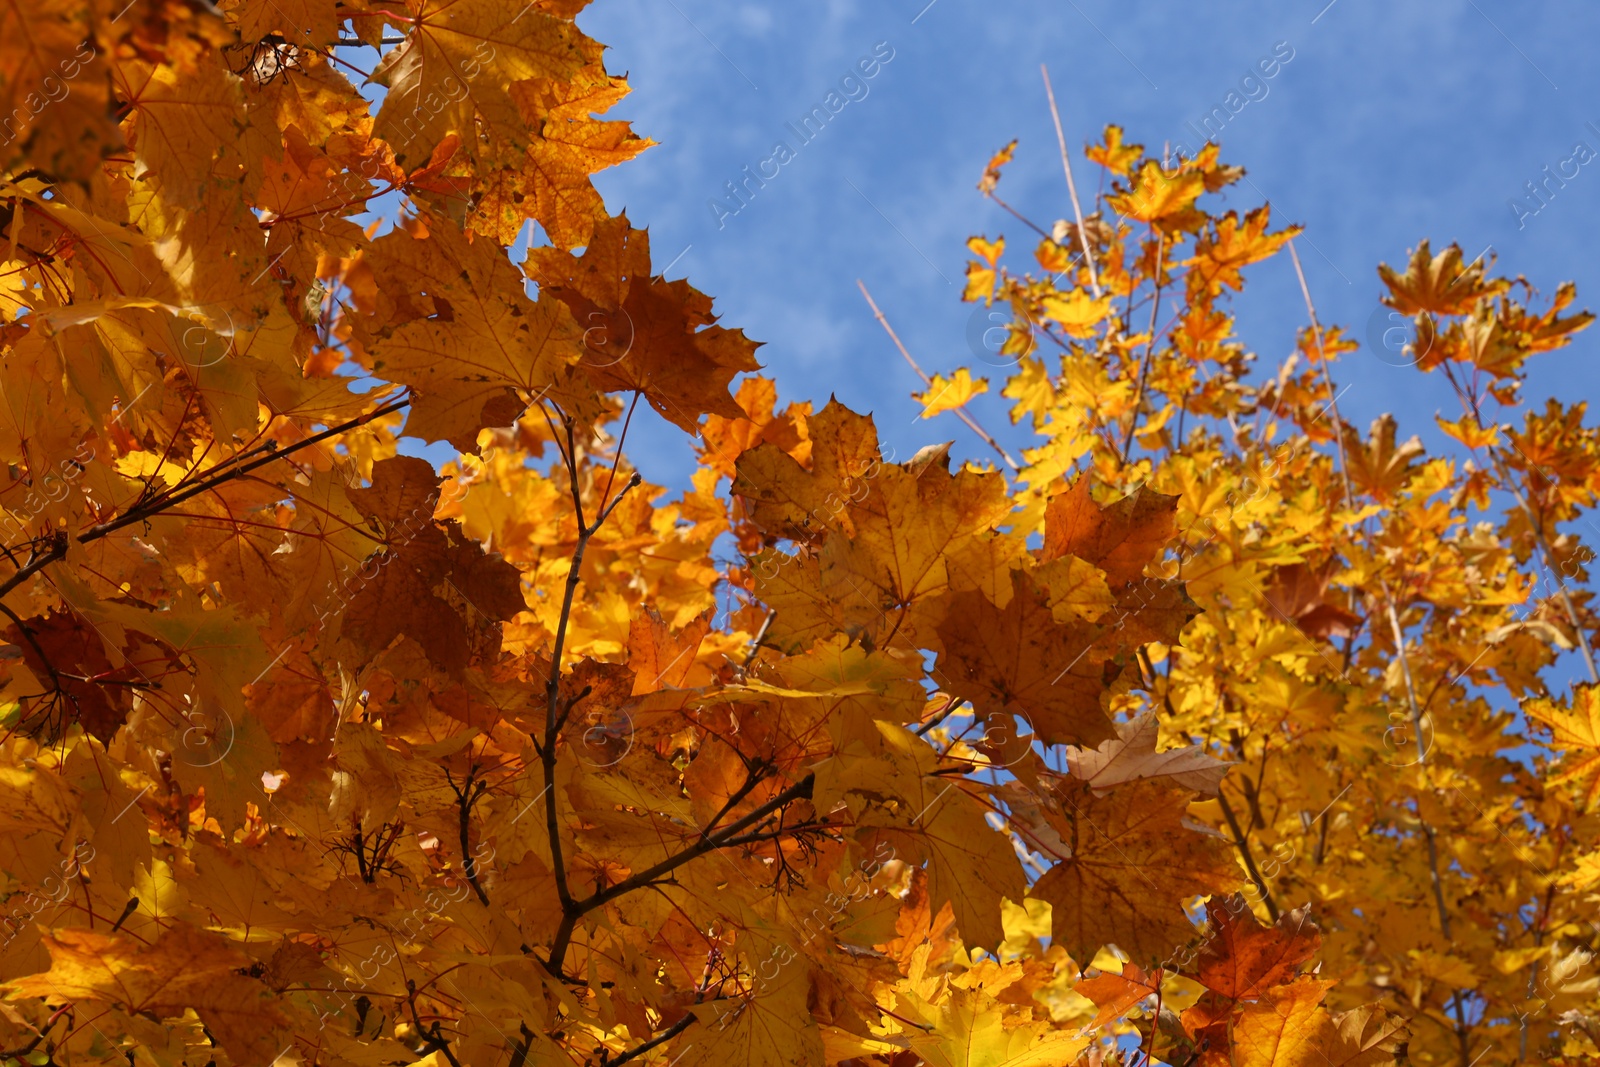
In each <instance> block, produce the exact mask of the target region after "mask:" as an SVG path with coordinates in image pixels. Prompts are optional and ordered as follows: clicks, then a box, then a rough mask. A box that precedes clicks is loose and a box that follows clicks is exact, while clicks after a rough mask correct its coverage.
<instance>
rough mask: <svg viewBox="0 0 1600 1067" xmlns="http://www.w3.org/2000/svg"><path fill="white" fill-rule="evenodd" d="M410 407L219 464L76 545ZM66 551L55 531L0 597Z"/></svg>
mask: <svg viewBox="0 0 1600 1067" xmlns="http://www.w3.org/2000/svg"><path fill="white" fill-rule="evenodd" d="M410 404H411V399H410V397H402V398H401V399H399V400H394V401H391V402H390V403H387V404H385V405H383V406H382V407H379V408H374V409H372V410H371V411H369V412H367V413H366V414H364V415H358V416H357V417H356V418H353V419H350V420H349V421H347V422H342V423H340V424H339V425H337V426H333V427H330V428H328V429H326V430H323V431H322V432H321V433H317V434H312V435H311V436H310V437H307V438H306V439H305V440H304V441H298V442H296V443H295V444H292V445H290V446H289V447H287V448H280V449H278V450H276V451H273V452H270V453H268V454H267V455H264V456H260V457H258V458H256V459H254V460H251V461H250V462H248V463H241V464H238V465H237V466H230V465H229V464H227V463H225V464H222V465H221V467H220V468H214V469H213V473H211V474H208V475H207V476H206V477H204V478H202V479H200V481H198V482H196V483H195V484H194V485H191V486H190V487H189V488H187V489H185V490H182V491H181V492H173V493H164V494H160V495H157V496H155V497H152V498H151V499H149V500H148V501H145V502H144V503H142V504H139V505H138V506H136V507H133V508H130V509H129V510H128V511H127V512H126V513H124V514H123V515H121V516H119V517H117V518H115V519H111V520H109V521H107V522H102V523H100V524H99V525H97V526H91V527H89V528H88V529H87V530H85V531H83V532H82V533H81V534H79V535H78V537H77V542H78V544H80V545H87V544H90V543H92V542H94V541H98V540H100V538H102V537H106V536H108V535H109V534H113V533H116V532H117V531H118V530H120V529H122V528H123V527H125V526H132V525H133V524H135V523H140V522H145V521H146V520H148V519H151V518H154V517H155V516H157V515H159V514H160V513H161V512H163V511H165V510H166V509H167V508H171V507H176V506H177V505H179V504H181V503H183V502H184V501H186V500H190V499H193V498H194V497H197V496H199V495H200V494H201V493H207V492H210V491H211V490H213V489H215V488H217V487H218V486H220V485H223V484H224V483H226V482H230V481H232V480H233V479H235V478H240V477H243V476H244V475H246V474H249V473H250V472H251V471H253V470H257V469H259V468H261V467H265V466H266V465H267V464H269V463H274V462H276V461H278V460H280V459H283V458H285V457H287V456H291V455H293V454H294V453H296V452H298V451H300V450H301V449H303V448H310V447H311V446H312V445H315V444H320V443H322V442H323V441H326V440H327V439H328V438H330V437H337V436H338V435H339V434H342V433H348V432H349V431H351V430H353V429H355V428H356V427H358V426H363V425H365V424H366V423H369V422H371V421H372V420H373V419H376V418H380V417H382V416H384V415H388V414H390V413H391V412H395V411H399V410H401V409H402V408H405V407H408V406H410ZM230 462H231V461H230ZM223 468H226V469H223ZM217 470H222V473H220V474H218V473H216V471H217ZM67 548H68V539H67V536H66V534H64V533H61V532H59V531H58V532H57V534H56V535H55V537H54V538H53V539H52V541H51V544H50V548H49V549H48V550H47V551H46V552H44V553H43V554H40V555H37V556H34V557H32V558H30V559H29V560H28V562H27V563H26V564H24V565H23V566H22V567H21V568H20V569H18V570H17V571H16V572H15V573H13V574H12V575H11V576H10V577H9V578H7V579H5V581H3V582H0V597H4V596H5V595H7V594H8V593H10V592H11V591H12V590H13V589H15V588H16V587H17V586H19V585H21V584H22V583H23V582H25V581H27V580H28V579H29V578H31V577H33V576H34V575H35V574H37V573H39V572H40V571H42V570H44V569H45V568H46V567H48V566H49V565H50V564H52V563H54V562H56V561H57V560H59V559H63V558H65V557H66V554H67Z"/></svg>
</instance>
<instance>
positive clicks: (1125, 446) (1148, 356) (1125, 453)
mask: <svg viewBox="0 0 1600 1067" xmlns="http://www.w3.org/2000/svg"><path fill="white" fill-rule="evenodd" d="M1166 252H1167V239H1166V234H1164V233H1162V232H1161V231H1160V230H1157V231H1156V275H1155V283H1156V296H1155V301H1154V302H1153V303H1152V304H1151V305H1150V339H1149V340H1148V341H1146V342H1145V346H1144V359H1142V360H1140V361H1139V385H1138V388H1137V389H1135V390H1134V394H1133V413H1132V415H1131V416H1130V417H1129V419H1128V432H1127V433H1126V434H1124V435H1123V438H1122V462H1124V463H1126V462H1128V459H1129V457H1130V456H1131V455H1132V450H1133V435H1134V432H1135V431H1136V430H1138V428H1139V407H1140V405H1142V404H1143V403H1144V387H1145V382H1146V381H1147V380H1148V379H1149V377H1150V364H1151V363H1153V362H1154V361H1155V347H1156V316H1157V315H1158V314H1160V312H1161V267H1162V260H1163V259H1165V258H1166Z"/></svg>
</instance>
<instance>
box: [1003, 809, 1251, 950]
mask: <svg viewBox="0 0 1600 1067" xmlns="http://www.w3.org/2000/svg"><path fill="white" fill-rule="evenodd" d="M1056 792H1057V803H1058V804H1059V809H1058V811H1056V812H1055V813H1053V814H1052V815H1051V816H1050V822H1051V824H1052V825H1053V827H1054V828H1055V830H1056V832H1057V833H1058V834H1059V835H1060V837H1061V839H1062V841H1063V842H1064V843H1065V844H1066V845H1067V847H1068V849H1069V852H1068V854H1067V855H1065V856H1063V857H1061V858H1060V860H1059V861H1058V862H1057V863H1055V864H1054V865H1053V866H1052V867H1051V868H1050V869H1049V870H1048V871H1046V872H1045V874H1044V875H1043V876H1041V877H1040V878H1039V880H1038V881H1037V882H1035V883H1034V885H1033V893H1034V895H1036V896H1039V897H1042V898H1043V899H1045V900H1046V901H1048V902H1049V903H1050V910H1051V925H1052V931H1053V935H1054V937H1055V938H1056V940H1058V941H1060V942H1061V944H1062V945H1063V947H1065V948H1066V949H1067V951H1069V952H1071V953H1072V954H1073V955H1074V956H1078V957H1080V958H1084V959H1087V958H1090V957H1091V956H1092V955H1093V953H1094V952H1095V950H1096V949H1098V948H1100V947H1101V946H1102V945H1106V944H1112V945H1116V946H1117V947H1118V948H1120V949H1122V950H1123V951H1124V952H1127V953H1129V954H1130V956H1132V957H1133V959H1134V961H1135V962H1138V961H1140V960H1143V961H1145V963H1146V964H1148V963H1152V962H1157V961H1159V960H1161V959H1162V958H1163V957H1164V956H1165V955H1166V954H1167V953H1168V952H1169V951H1171V950H1172V949H1173V948H1174V947H1175V946H1176V945H1178V944H1179V943H1181V942H1182V941H1184V940H1186V939H1187V937H1188V936H1189V934H1190V933H1192V931H1193V927H1192V926H1191V925H1190V924H1189V920H1188V919H1187V918H1186V917H1185V916H1184V912H1183V901H1184V900H1186V899H1188V898H1189V897H1192V896H1196V895H1199V894H1205V893H1221V892H1226V891H1228V890H1229V889H1231V888H1232V887H1233V886H1235V885H1237V884H1238V881H1239V876H1238V874H1237V873H1236V870H1235V868H1234V866H1233V864H1232V862H1231V860H1230V859H1229V857H1228V855H1227V854H1226V853H1225V852H1223V851H1221V850H1220V849H1219V848H1218V847H1217V845H1216V843H1215V842H1214V841H1213V840H1211V839H1208V838H1206V837H1204V836H1202V835H1200V834H1197V833H1194V832H1193V831H1191V830H1189V829H1187V828H1185V827H1184V826H1183V801H1182V797H1183V794H1182V793H1180V792H1178V791H1176V790H1173V789H1171V788H1170V787H1166V786H1163V785H1161V784H1159V783H1154V782H1136V783H1130V784H1127V785H1123V786H1122V787H1120V788H1119V789H1116V790H1114V791H1113V792H1111V793H1110V794H1109V795H1108V796H1105V797H1097V796H1096V795H1095V794H1094V793H1093V792H1092V791H1091V790H1090V789H1089V787H1088V786H1087V785H1081V786H1063V787H1058V789H1057V791H1056ZM1143 965H1144V964H1141V966H1143Z"/></svg>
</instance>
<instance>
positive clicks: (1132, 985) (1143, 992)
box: [1072, 963, 1162, 1029]
mask: <svg viewBox="0 0 1600 1067" xmlns="http://www.w3.org/2000/svg"><path fill="white" fill-rule="evenodd" d="M1161 973H1162V972H1161V969H1160V968H1159V967H1158V968H1157V969H1156V970H1154V971H1152V972H1150V973H1149V974H1146V973H1145V972H1144V971H1142V970H1141V969H1140V968H1139V965H1138V964H1136V963H1125V964H1123V965H1122V973H1121V974H1112V973H1110V972H1109V971H1108V972H1103V973H1101V974H1097V975H1095V976H1094V977H1093V978H1085V979H1083V980H1082V981H1080V982H1078V983H1077V984H1076V985H1074V986H1073V987H1072V991H1073V992H1074V993H1077V994H1079V995H1081V996H1085V997H1088V998H1089V999H1090V1000H1092V1001H1094V1006H1095V1008H1096V1011H1095V1016H1094V1019H1093V1021H1092V1022H1090V1023H1089V1028H1090V1029H1099V1028H1100V1027H1102V1026H1104V1025H1105V1024H1106V1023H1108V1022H1111V1021H1112V1020H1113V1019H1120V1018H1121V1017H1122V1016H1123V1015H1126V1014H1127V1012H1128V1009H1129V1008H1131V1007H1133V1006H1134V1005H1135V1004H1137V1003H1139V1002H1140V1001H1141V1000H1143V999H1145V998H1146V997H1149V996H1153V995H1155V994H1156V993H1158V992H1160V989H1161Z"/></svg>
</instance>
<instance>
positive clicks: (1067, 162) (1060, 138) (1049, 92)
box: [1039, 63, 1100, 300]
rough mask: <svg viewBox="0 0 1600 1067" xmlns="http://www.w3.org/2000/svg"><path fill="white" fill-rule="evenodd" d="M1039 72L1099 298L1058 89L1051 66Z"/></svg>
mask: <svg viewBox="0 0 1600 1067" xmlns="http://www.w3.org/2000/svg"><path fill="white" fill-rule="evenodd" d="M1039 73H1040V74H1042V75H1044V94H1045V96H1046V97H1048V98H1049V100H1050V117H1051V118H1052V119H1053V120H1055V124H1056V143H1057V144H1059V145H1060V146H1061V169H1062V170H1064V171H1066V172H1067V195H1068V196H1070V197H1071V198H1072V217H1073V218H1075V219H1077V220H1078V244H1079V245H1081V246H1082V248H1083V259H1084V262H1086V263H1088V264H1089V286H1090V288H1092V289H1093V290H1094V296H1095V299H1096V300H1098V299H1100V273H1099V272H1098V271H1097V270H1095V267H1094V256H1093V255H1091V254H1090V252H1089V235H1088V234H1087V233H1085V232H1084V230H1083V207H1082V205H1080V204H1079V203H1078V186H1077V183H1076V182H1074V181H1073V180H1072V157H1071V156H1070V155H1069V154H1068V152H1067V137H1066V134H1064V133H1062V132H1061V112H1060V111H1058V110H1056V91H1055V89H1054V88H1053V87H1052V86H1051V85H1050V68H1049V67H1047V66H1045V65H1044V64H1043V63H1040V64H1039Z"/></svg>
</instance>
